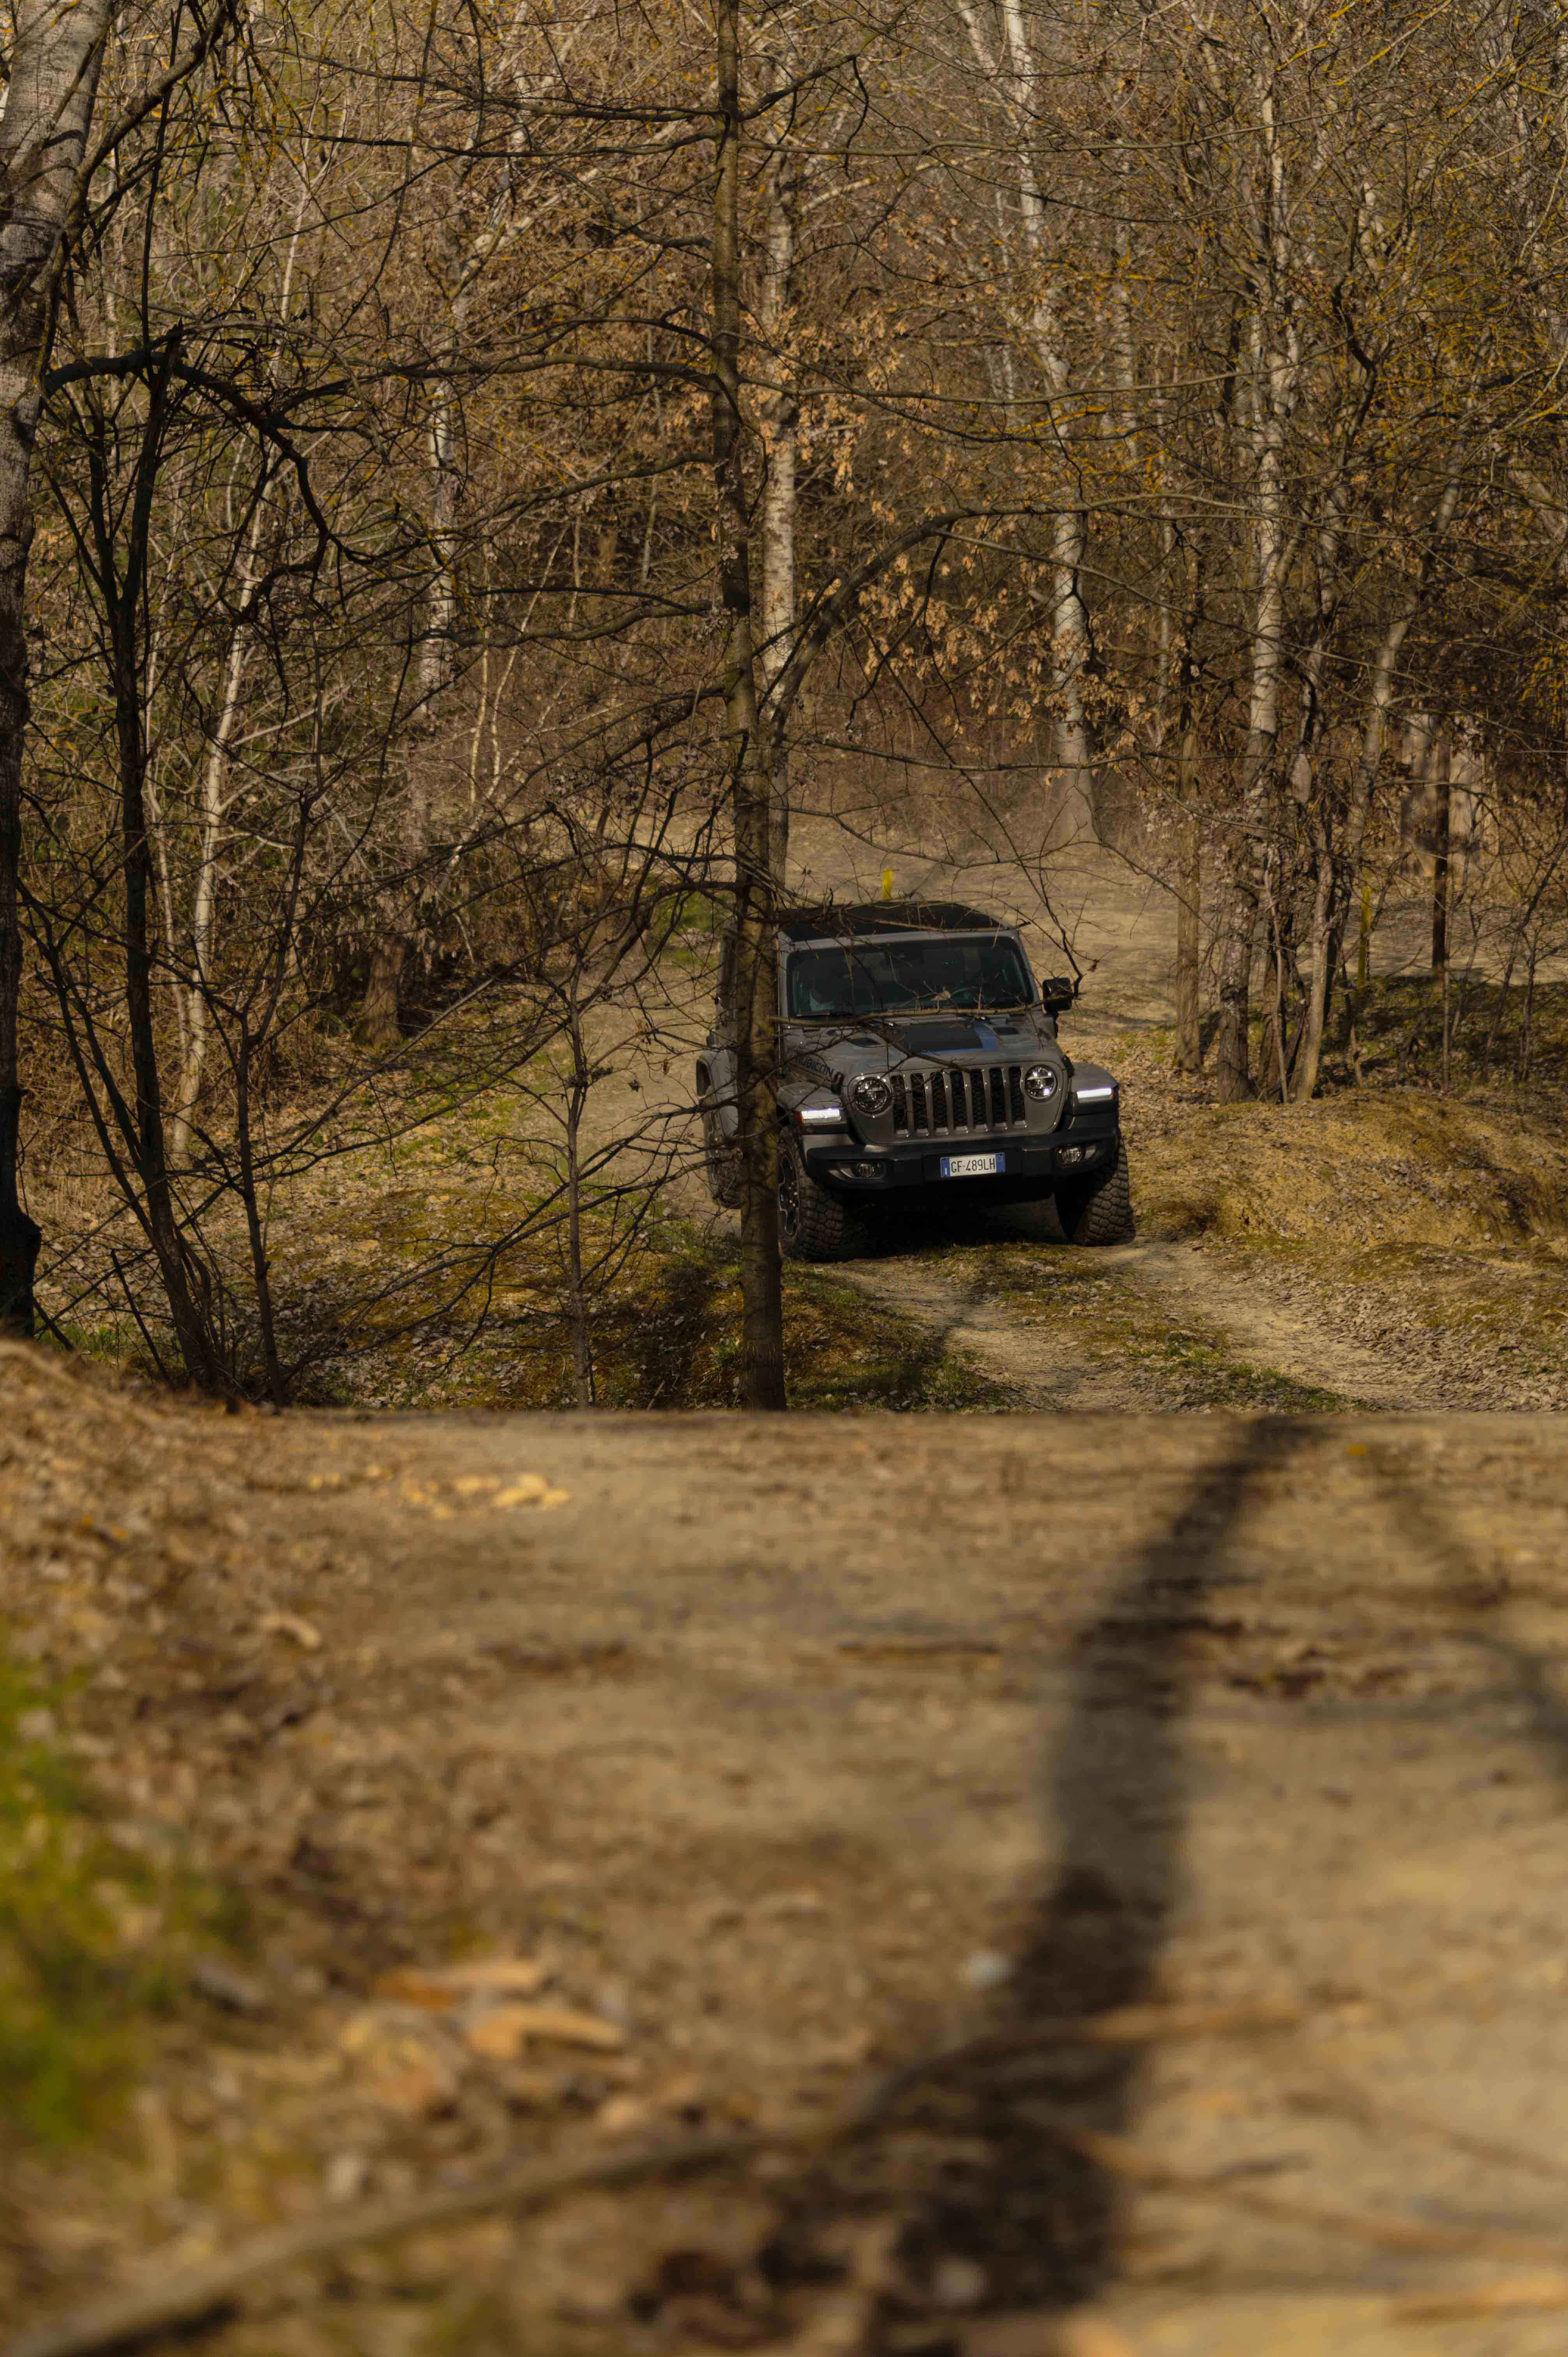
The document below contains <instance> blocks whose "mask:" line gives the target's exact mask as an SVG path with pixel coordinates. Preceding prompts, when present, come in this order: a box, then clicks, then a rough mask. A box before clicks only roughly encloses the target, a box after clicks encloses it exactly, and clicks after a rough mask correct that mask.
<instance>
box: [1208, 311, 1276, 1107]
mask: <svg viewBox="0 0 1568 2357" xmlns="http://www.w3.org/2000/svg"><path fill="white" fill-rule="evenodd" d="M1263 373H1264V371H1263V366H1262V357H1261V355H1260V356H1259V358H1258V361H1257V366H1256V368H1255V371H1254V386H1255V393H1254V397H1255V399H1256V401H1257V402H1258V403H1259V404H1263V402H1264V398H1265V396H1264V391H1263V384H1262V377H1263ZM1278 373H1279V369H1278V366H1277V365H1276V364H1274V363H1273V362H1271V365H1270V367H1269V370H1268V374H1269V376H1270V378H1271V380H1273V378H1275V377H1276V376H1277V375H1278ZM1283 425H1284V420H1283V390H1282V388H1281V387H1280V386H1279V385H1277V384H1275V383H1273V382H1271V385H1270V390H1269V393H1268V396H1267V407H1266V411H1265V414H1264V416H1263V420H1262V425H1261V428H1260V430H1259V436H1258V442H1259V455H1258V470H1257V480H1256V487H1255V493H1254V497H1255V503H1256V504H1255V511H1254V538H1255V545H1256V551H1257V560H1256V561H1257V573H1256V581H1257V587H1256V594H1255V599H1254V604H1253V613H1252V650H1251V653H1252V689H1251V706H1250V709H1249V713H1248V719H1247V750H1246V755H1245V758H1244V759H1243V762H1242V770H1241V807H1240V813H1239V818H1238V823H1237V829H1236V838H1235V842H1234V845H1233V846H1232V849H1231V855H1230V894H1229V897H1228V903H1227V909H1226V917H1225V924H1224V930H1223V933H1222V937H1221V950H1220V961H1219V1034H1218V1037H1217V1039H1216V1043H1215V1077H1216V1080H1217V1082H1218V1083H1219V1097H1220V1101H1221V1103H1235V1102H1236V1101H1237V1100H1238V1099H1240V1098H1242V1097H1248V1096H1251V1093H1252V1076H1251V1053H1250V1047H1249V1042H1248V1037H1247V1025H1248V1017H1249V1012H1250V1008H1251V989H1252V944H1253V939H1254V936H1255V935H1256V932H1257V928H1258V909H1259V904H1260V900H1261V898H1262V856H1263V833H1264V827H1263V820H1264V813H1265V811H1266V809H1267V806H1268V799H1269V794H1270V791H1271V789H1272V786H1273V764H1274V751H1275V748H1276V746H1277V744H1278V741H1279V726H1280V661H1281V653H1282V644H1281V641H1282V635H1283V625H1284V581H1283V567H1284V544H1285V531H1284V512H1283Z"/></svg>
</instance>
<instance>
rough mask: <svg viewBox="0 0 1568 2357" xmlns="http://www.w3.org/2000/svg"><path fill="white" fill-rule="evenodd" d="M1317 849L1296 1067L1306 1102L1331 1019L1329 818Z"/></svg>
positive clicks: (1297, 1086) (1297, 1081)
mask: <svg viewBox="0 0 1568 2357" xmlns="http://www.w3.org/2000/svg"><path fill="white" fill-rule="evenodd" d="M1316 869H1317V874H1316V886H1315V889H1314V891H1313V896H1312V932H1311V937H1310V947H1309V955H1310V967H1309V971H1308V975H1307V985H1306V1020H1305V1025H1304V1027H1303V1030H1302V1036H1301V1054H1300V1058H1299V1060H1298V1061H1297V1064H1296V1069H1295V1092H1294V1093H1295V1096H1296V1099H1297V1102H1298V1103H1302V1104H1305V1103H1307V1102H1308V1100H1309V1099H1310V1098H1311V1097H1313V1096H1314V1095H1315V1094H1316V1090H1317V1076H1318V1072H1319V1071H1320V1069H1321V1067H1322V1063H1323V1035H1324V1031H1325V1029H1326V1026H1327V1021H1328V991H1329V985H1330V983H1331V982H1332V980H1333V971H1334V970H1333V966H1332V964H1331V963H1330V960H1331V957H1332V952H1333V941H1334V927H1333V908H1334V856H1333V848H1332V845H1331V844H1330V842H1329V837H1328V828H1327V823H1326V821H1325V823H1324V824H1323V826H1322V827H1321V828H1320V829H1319V831H1318V834H1317V841H1316Z"/></svg>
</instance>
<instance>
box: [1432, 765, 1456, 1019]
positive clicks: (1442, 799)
mask: <svg viewBox="0 0 1568 2357" xmlns="http://www.w3.org/2000/svg"><path fill="white" fill-rule="evenodd" d="M1435 783H1436V788H1437V792H1436V807H1435V809H1434V814H1433V830H1432V834H1433V844H1432V971H1433V972H1434V974H1437V973H1444V974H1446V972H1447V969H1448V854H1449V837H1450V830H1451V824H1452V819H1451V813H1452V807H1453V802H1452V788H1451V783H1450V769H1449V758H1448V747H1447V744H1446V742H1444V744H1443V745H1441V746H1440V747H1439V748H1438V754H1437V777H1436V780H1435Z"/></svg>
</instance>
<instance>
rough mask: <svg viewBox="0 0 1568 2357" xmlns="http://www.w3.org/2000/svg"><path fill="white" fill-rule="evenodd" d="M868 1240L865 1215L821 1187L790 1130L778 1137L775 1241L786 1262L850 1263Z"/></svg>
mask: <svg viewBox="0 0 1568 2357" xmlns="http://www.w3.org/2000/svg"><path fill="white" fill-rule="evenodd" d="M869 1241H870V1230H869V1227H868V1223H867V1222H866V1218H865V1213H864V1212H863V1211H857V1210H856V1209H855V1207H854V1204H853V1203H846V1202H845V1201H844V1200H843V1197H842V1196H841V1195H830V1194H829V1193H828V1191H827V1189H826V1188H825V1187H819V1186H818V1184H817V1182H816V1180H815V1179H813V1178H812V1177H811V1172H810V1171H809V1170H808V1169H807V1168H806V1160H805V1157H804V1155H802V1153H801V1152H800V1146H799V1145H798V1144H797V1143H796V1140H795V1137H794V1134H793V1132H792V1131H789V1130H784V1131H782V1132H781V1133H780V1135H779V1246H780V1248H781V1250H782V1252H783V1254H784V1257H785V1259H786V1260H854V1259H855V1258H856V1256H857V1255H858V1254H861V1253H863V1252H864V1251H865V1248H866V1245H867V1243H868V1242H869Z"/></svg>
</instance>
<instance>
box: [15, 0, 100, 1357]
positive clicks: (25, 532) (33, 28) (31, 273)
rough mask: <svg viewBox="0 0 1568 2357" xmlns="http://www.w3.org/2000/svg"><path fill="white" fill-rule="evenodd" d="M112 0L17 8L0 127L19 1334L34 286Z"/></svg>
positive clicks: (19, 1322)
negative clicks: (20, 1030)
mask: <svg viewBox="0 0 1568 2357" xmlns="http://www.w3.org/2000/svg"><path fill="white" fill-rule="evenodd" d="M111 14H112V0H19V5H16V7H15V8H14V9H13V11H12V19H11V21H12V27H13V32H12V41H11V56H10V74H9V80H8V82H7V86H6V91H5V113H4V115H3V117H0V224H3V225H0V1327H3V1328H4V1329H6V1330H7V1331H9V1332H12V1333H19V1334H24V1335H27V1334H31V1332H32V1330H33V1272H34V1269H35V1267H36V1265H37V1263H38V1243H39V1234H38V1228H37V1226H36V1225H35V1224H34V1222H33V1221H32V1220H30V1219H29V1218H28V1217H27V1213H26V1211H24V1210H23V1209H22V1205H21V1200H20V1197H19V1195H18V1193H17V1185H16V1179H17V1159H18V1154H19V1149H20V1130H21V1110H22V1087H21V1071H20V1066H19V1060H18V1051H19V1039H18V1024H19V1016H20V1008H21V991H22V931H21V895H20V880H21V865H22V755H23V749H24V745H25V741H26V737H27V715H28V698H27V551H28V548H29V546H30V545H31V543H32V537H33V515H32V504H31V499H30V481H31V473H32V459H33V437H34V435H35V434H36V432H37V430H38V411H39V407H40V395H39V392H38V370H39V365H40V363H41V361H42V360H43V356H44V347H45V342H46V339H47V337H48V314H49V302H48V279H49V275H50V272H51V268H52V265H53V264H54V261H55V257H56V254H57V253H58V251H59V242H60V238H61V235H62V233H63V231H64V230H65V227H66V223H67V220H68V216H69V214H70V206H71V203H72V199H73V196H74V191H75V181H76V174H77V172H78V169H79V168H80V167H81V159H82V155H83V151H84V148H85V145H86V141H87V133H88V128H89V125H90V124H91V120H92V109H93V103H94V101H95V99H96V97H97V92H98V74H99V67H100V64H101V62H102V51H103V43H104V40H105V38H107V35H108V30H109V23H110V17H111Z"/></svg>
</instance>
